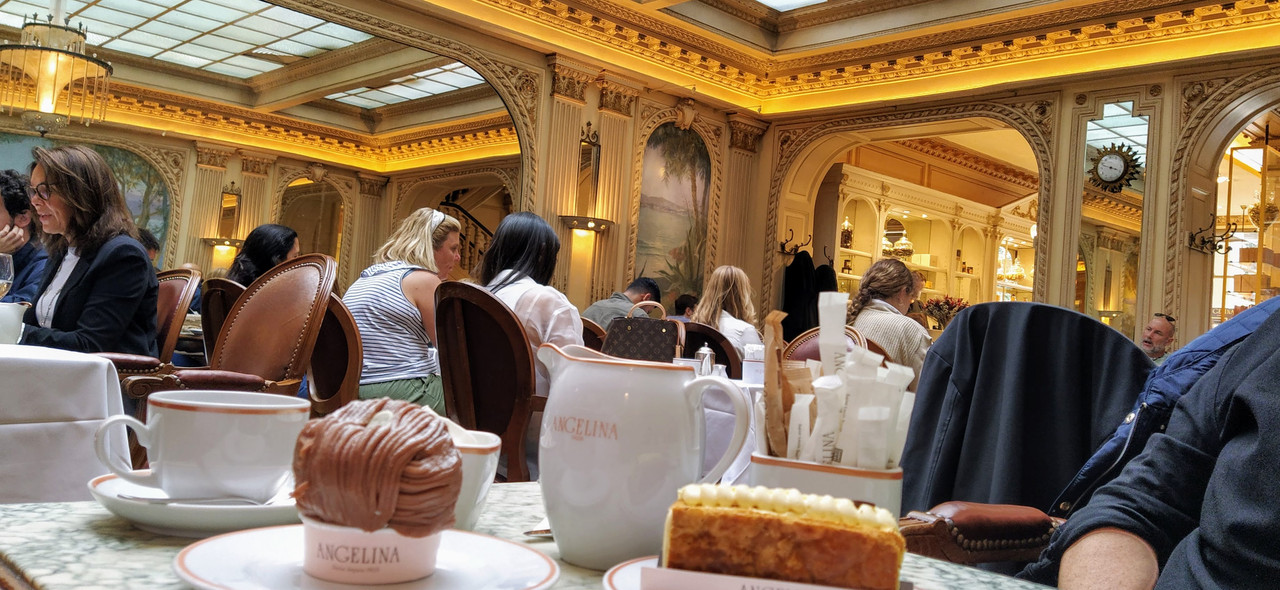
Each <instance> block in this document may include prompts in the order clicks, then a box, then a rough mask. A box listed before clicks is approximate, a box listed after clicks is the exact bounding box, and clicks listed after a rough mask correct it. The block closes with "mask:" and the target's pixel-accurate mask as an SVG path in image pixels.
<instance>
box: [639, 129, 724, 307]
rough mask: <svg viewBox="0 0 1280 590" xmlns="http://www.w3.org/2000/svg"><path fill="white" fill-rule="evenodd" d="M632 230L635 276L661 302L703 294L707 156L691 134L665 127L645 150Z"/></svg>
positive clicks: (708, 174) (708, 168) (708, 165)
mask: <svg viewBox="0 0 1280 590" xmlns="http://www.w3.org/2000/svg"><path fill="white" fill-rule="evenodd" d="M643 167H644V168H643V173H642V176H641V181H640V220H639V226H638V227H637V228H636V276H647V277H652V278H653V279H654V280H656V281H657V282H658V286H659V287H661V288H662V293H663V296H662V301H663V304H664V305H666V306H667V309H671V302H672V301H673V300H674V299H675V298H676V297H677V296H679V295H681V294H684V293H693V294H701V293H702V272H703V268H704V266H705V265H704V264H703V261H704V260H705V257H706V247H707V195H708V192H709V189H708V187H709V185H710V180H711V156H710V154H708V153H707V145H706V144H705V143H703V141H702V138H701V137H699V136H698V134H697V133H696V132H695V131H693V130H691V129H680V128H679V127H676V124H675V123H664V124H662V125H660V126H658V128H657V129H654V130H653V134H652V135H650V136H649V141H648V142H647V143H646V144H645V149H644V163H643Z"/></svg>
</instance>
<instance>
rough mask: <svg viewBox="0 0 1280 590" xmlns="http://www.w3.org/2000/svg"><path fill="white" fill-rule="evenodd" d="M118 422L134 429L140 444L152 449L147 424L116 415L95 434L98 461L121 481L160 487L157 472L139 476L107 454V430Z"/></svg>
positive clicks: (94, 445) (109, 418)
mask: <svg viewBox="0 0 1280 590" xmlns="http://www.w3.org/2000/svg"><path fill="white" fill-rule="evenodd" d="M117 422H120V423H123V424H124V426H125V428H132V429H133V432H134V433H135V434H137V435H138V444H140V445H142V446H144V447H147V448H148V449H150V448H151V430H150V429H148V428H147V425H146V424H143V423H142V422H141V421H140V420H138V419H137V418H134V417H133V416H128V415H125V414H116V415H115V416H109V417H108V418H107V419H106V420H103V421H102V424H100V425H98V430H97V432H95V433H93V450H94V451H96V452H97V453H98V461H100V462H102V464H103V465H106V466H107V469H110V470H111V473H114V474H116V475H118V476H120V479H123V480H125V481H128V482H132V483H136V484H138V485H140V486H146V487H149V488H158V487H160V479H159V478H158V477H156V474H155V471H152V472H151V473H149V474H147V475H138V474H136V473H134V472H133V469H132V468H131V466H129V465H125V464H124V463H123V462H121V461H119V460H117V459H116V458H114V457H112V456H111V453H109V452H107V429H109V428H111V425H112V424H115V423H117Z"/></svg>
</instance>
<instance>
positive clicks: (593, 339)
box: [582, 318, 608, 350]
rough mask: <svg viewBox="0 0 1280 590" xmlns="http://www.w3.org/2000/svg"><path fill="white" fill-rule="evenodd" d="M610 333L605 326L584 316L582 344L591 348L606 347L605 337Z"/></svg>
mask: <svg viewBox="0 0 1280 590" xmlns="http://www.w3.org/2000/svg"><path fill="white" fill-rule="evenodd" d="M607 335H608V332H605V330H604V328H601V327H600V324H597V323H595V322H593V321H591V320H589V319H587V318H582V345H583V346H586V347H587V348H590V349H591V350H600V349H601V348H604V337H605V336H607Z"/></svg>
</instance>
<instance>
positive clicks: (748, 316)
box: [689, 266, 763, 355]
mask: <svg viewBox="0 0 1280 590" xmlns="http://www.w3.org/2000/svg"><path fill="white" fill-rule="evenodd" d="M755 318H756V309H755V307H754V306H753V305H751V280H750V279H748V278H747V273H745V272H743V271H742V269H741V268H738V267H736V266H721V267H719V268H717V269H715V270H714V271H711V276H710V277H708V278H707V280H706V282H705V283H704V284H703V286H702V298H701V299H699V300H698V305H697V307H695V308H694V309H693V316H691V317H690V318H689V321H691V322H698V323H700V324H706V325H708V326H715V327H716V329H717V330H719V331H720V333H721V334H724V337H725V338H727V339H728V340H729V342H730V343H731V344H733V347H734V348H735V349H737V351H738V354H739V355H742V354H743V349H744V347H745V346H746V345H747V344H763V341H761V339H760V332H759V331H758V330H756V327H755V326H754V325H752V324H751V323H750V322H751V321H753V320H755Z"/></svg>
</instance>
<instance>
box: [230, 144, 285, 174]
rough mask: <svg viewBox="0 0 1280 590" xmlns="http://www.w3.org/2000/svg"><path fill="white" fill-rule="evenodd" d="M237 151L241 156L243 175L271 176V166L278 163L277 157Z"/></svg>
mask: <svg viewBox="0 0 1280 590" xmlns="http://www.w3.org/2000/svg"><path fill="white" fill-rule="evenodd" d="M236 151H237V153H239V154H240V172H241V173H242V174H257V175H259V176H267V175H268V174H271V166H272V165H273V164H275V162H276V157H275V156H273V155H271V154H263V153H259V152H251V151H248V150H236Z"/></svg>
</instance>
